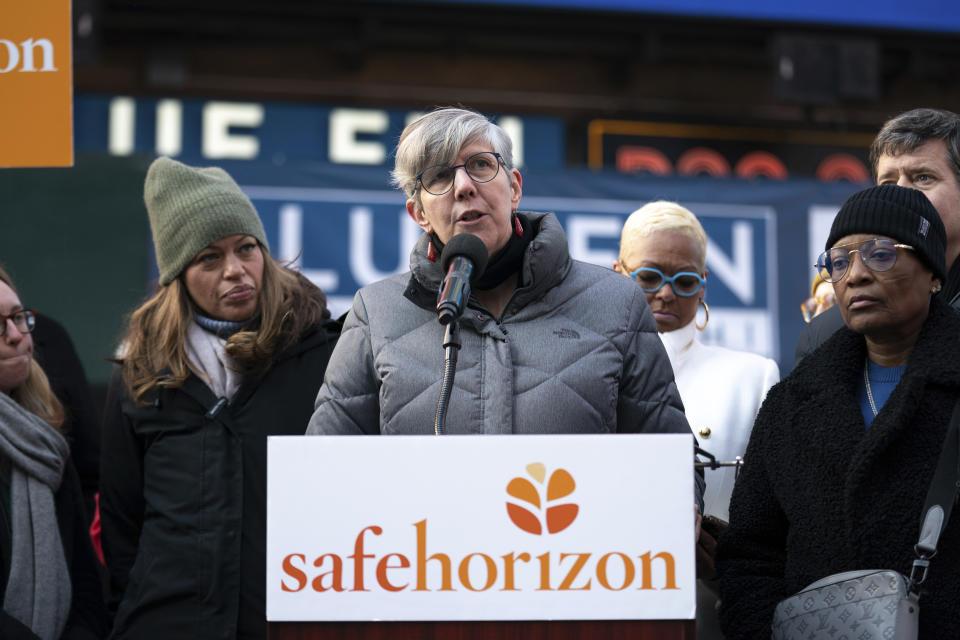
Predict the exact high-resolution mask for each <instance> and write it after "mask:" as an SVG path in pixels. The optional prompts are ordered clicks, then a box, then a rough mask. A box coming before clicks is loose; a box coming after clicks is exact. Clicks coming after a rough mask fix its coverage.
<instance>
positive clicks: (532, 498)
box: [507, 462, 580, 536]
mask: <svg viewBox="0 0 960 640" xmlns="http://www.w3.org/2000/svg"><path fill="white" fill-rule="evenodd" d="M527 473H529V474H530V477H532V478H533V479H534V480H536V481H537V484H534V483H532V482H530V481H529V480H527V479H526V478H514V479H513V480H511V481H510V483H509V484H507V495H509V496H510V497H511V498H514V499H516V500H520V501H521V502H523V503H525V504H526V506H520V505H518V504H514V503H512V502H508V503H507V515H509V516H510V520H512V521H513V524H515V525H517V526H518V527H520V528H521V529H523V530H524V531H526V532H527V533H532V534H534V535H536V536H539V535H541V534H543V526H544V524H546V527H547V532H548V533H559V532H561V531H563V530H564V529H566V528H567V527H569V526H570V525H571V524H573V521H574V520H576V518H577V512H578V511H579V510H580V507H578V506H577V505H576V504H574V503H572V502H567V503H564V504H552V503H555V502H556V501H557V500H561V499H562V498H566V497H567V496H569V495H570V494H571V493H573V490H574V489H576V486H577V484H576V483H575V482H574V481H573V476H571V475H570V473H569V472H568V471H567V470H566V469H557V470H556V471H554V472H553V473H551V474H550V481H549V482H547V484H546V500H542V499H541V498H542V496H543V491H544V486H543V484H544V480H545V479H546V477H547V469H546V467H544V466H543V464H542V463H540V462H534V463H532V464H528V465H527Z"/></svg>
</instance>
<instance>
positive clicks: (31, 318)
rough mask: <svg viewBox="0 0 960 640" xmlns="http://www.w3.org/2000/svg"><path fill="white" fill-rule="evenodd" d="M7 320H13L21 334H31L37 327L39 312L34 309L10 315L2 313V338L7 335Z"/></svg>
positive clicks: (21, 310) (19, 310)
mask: <svg viewBox="0 0 960 640" xmlns="http://www.w3.org/2000/svg"><path fill="white" fill-rule="evenodd" d="M7 320H13V326H15V327H16V328H17V331H19V332H20V333H30V332H31V331H33V328H34V327H35V326H37V312H36V311H34V310H33V309H18V310H17V311H14V312H13V313H11V314H10V315H4V314H2V313H0V337H3V336H5V335H7Z"/></svg>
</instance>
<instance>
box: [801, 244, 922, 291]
mask: <svg viewBox="0 0 960 640" xmlns="http://www.w3.org/2000/svg"><path fill="white" fill-rule="evenodd" d="M858 244H859V247H858V248H857V249H848V248H847V247H856V246H857V245H858ZM897 249H909V250H910V251H913V247H911V246H910V245H908V244H899V243H896V242H894V241H893V240H890V239H888V238H874V239H872V240H867V241H866V242H860V243H856V242H854V243H851V244H842V245H839V246H836V247H833V248H832V249H828V250H827V251H824V252H823V253H821V254H820V257H819V258H817V264H815V265H814V266H815V267H816V268H817V269H819V270H820V277H821V278H823V279H824V280H826V281H827V282H840V280H842V279H843V276H845V275H847V271H848V270H849V267H850V261H851V260H852V258H851V257H850V254H853V253H859V254H860V260H861V261H863V264H864V265H865V266H866V267H867V268H868V269H870V271H890V269H893V265H895V264H897Z"/></svg>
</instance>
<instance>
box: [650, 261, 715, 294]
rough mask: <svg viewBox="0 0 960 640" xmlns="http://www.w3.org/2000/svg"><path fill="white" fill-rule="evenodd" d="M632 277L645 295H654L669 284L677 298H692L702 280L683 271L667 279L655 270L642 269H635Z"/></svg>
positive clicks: (698, 289) (693, 274)
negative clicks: (634, 274)
mask: <svg viewBox="0 0 960 640" xmlns="http://www.w3.org/2000/svg"><path fill="white" fill-rule="evenodd" d="M634 277H635V278H636V280H637V283H638V284H639V285H640V288H641V289H643V290H644V291H646V292H647V293H656V292H657V291H659V290H660V289H661V287H663V285H664V284H666V283H668V282H669V283H670V285H671V286H672V287H673V292H674V293H676V294H677V295H678V296H692V295H693V294H695V293H696V292H697V291H700V287H701V286H703V280H701V278H700V276H698V275H697V274H695V273H688V272H685V271H681V272H680V273H677V274H674V275H673V276H672V277H669V278H668V277H666V276H664V275H663V273H662V272H660V271H659V270H657V269H649V268H642V269H637V271H636V276H634Z"/></svg>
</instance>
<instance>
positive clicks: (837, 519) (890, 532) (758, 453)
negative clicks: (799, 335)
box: [717, 300, 960, 639]
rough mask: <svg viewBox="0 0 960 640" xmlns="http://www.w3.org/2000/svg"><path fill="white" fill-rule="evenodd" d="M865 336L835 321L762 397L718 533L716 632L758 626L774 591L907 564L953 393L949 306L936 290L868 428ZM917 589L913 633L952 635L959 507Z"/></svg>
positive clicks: (955, 342)
mask: <svg viewBox="0 0 960 640" xmlns="http://www.w3.org/2000/svg"><path fill="white" fill-rule="evenodd" d="M865 358H866V345H865V342H864V339H863V337H862V336H861V335H859V334H857V333H854V332H853V331H851V330H849V329H847V328H843V329H841V330H840V331H838V332H837V333H836V334H835V335H834V336H833V337H832V338H831V339H830V340H828V341H827V342H825V343H824V344H823V345H822V346H821V347H820V348H819V349H818V350H816V351H815V352H814V353H812V354H811V355H810V356H808V357H807V358H805V359H804V360H803V361H802V362H801V363H800V364H799V365H798V366H797V367H796V369H794V371H793V372H792V373H791V374H790V375H789V376H788V377H787V378H786V379H784V380H783V381H782V382H781V383H780V384H778V385H777V386H775V387H773V389H771V391H770V392H769V394H768V395H767V398H766V401H765V402H764V404H763V407H762V408H761V409H760V413H759V415H758V416H757V420H756V423H755V425H754V428H753V433H752V435H751V438H750V443H749V445H748V447H747V451H746V454H745V456H744V459H745V466H744V471H743V474H742V475H741V477H740V479H739V481H738V483H737V486H736V487H735V489H734V493H733V498H732V502H731V505H730V528H729V530H728V531H727V533H726V534H725V535H724V536H723V537H722V538H721V540H720V543H719V548H718V552H717V567H718V569H719V571H720V574H721V601H722V606H721V624H722V626H723V627H724V629H725V631H726V633H727V638H729V639H736V638H764V639H768V638H769V637H770V624H771V620H772V617H773V610H774V607H775V606H776V604H777V602H778V601H779V600H781V599H782V598H785V597H787V596H788V595H790V594H792V593H794V592H796V591H798V590H800V589H802V588H803V587H805V586H806V585H807V584H809V583H811V582H814V581H815V580H819V579H820V578H823V577H825V576H827V575H830V574H832V573H837V572H840V571H849V570H858V569H895V570H898V571H900V572H901V573H904V574H906V575H909V574H910V568H911V563H912V561H913V559H914V553H913V546H914V544H915V543H916V542H917V538H918V535H919V532H920V520H921V511H922V510H923V505H924V500H925V498H926V493H927V489H928V487H929V485H930V481H931V478H932V476H933V471H934V468H935V467H936V464H937V460H938V457H939V455H940V450H941V448H942V445H943V440H944V437H945V435H946V430H947V425H948V423H949V420H950V415H951V413H952V411H953V407H954V404H955V403H956V402H957V400H958V398H960V316H958V315H957V314H956V312H954V311H953V310H951V309H950V308H949V307H947V306H946V305H945V304H943V303H941V302H938V301H936V300H935V301H934V302H933V303H932V304H931V311H930V315H929V316H928V318H927V321H926V323H925V324H924V326H923V328H922V330H921V333H920V337H919V338H918V340H917V344H916V346H915V347H914V350H913V352H912V353H911V355H910V358H909V360H908V362H907V367H906V370H905V371H904V374H903V378H902V379H901V380H900V383H899V385H898V386H897V388H896V389H895V390H894V392H893V394H892V395H891V396H890V399H889V400H888V401H887V402H886V404H885V405H884V406H883V407H882V408H881V410H880V413H879V414H878V415H877V417H876V418H875V419H874V421H873V425H872V426H871V427H870V429H869V430H867V429H866V428H865V425H864V421H863V417H862V415H861V413H860V407H859V405H858V403H857V387H858V385H859V384H862V380H863V368H864V362H865ZM924 587H925V588H924V592H923V593H922V595H921V599H920V637H921V638H930V639H933V638H960V614H958V612H960V608H958V603H960V508H958V509H956V510H954V513H953V516H952V519H951V521H950V522H949V523H948V525H947V527H946V530H945V531H944V533H943V535H942V537H941V538H940V544H939V553H938V554H937V555H936V556H935V557H934V558H933V559H932V561H931V564H930V572H929V577H928V579H927V581H926V583H925V585H924Z"/></svg>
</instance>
